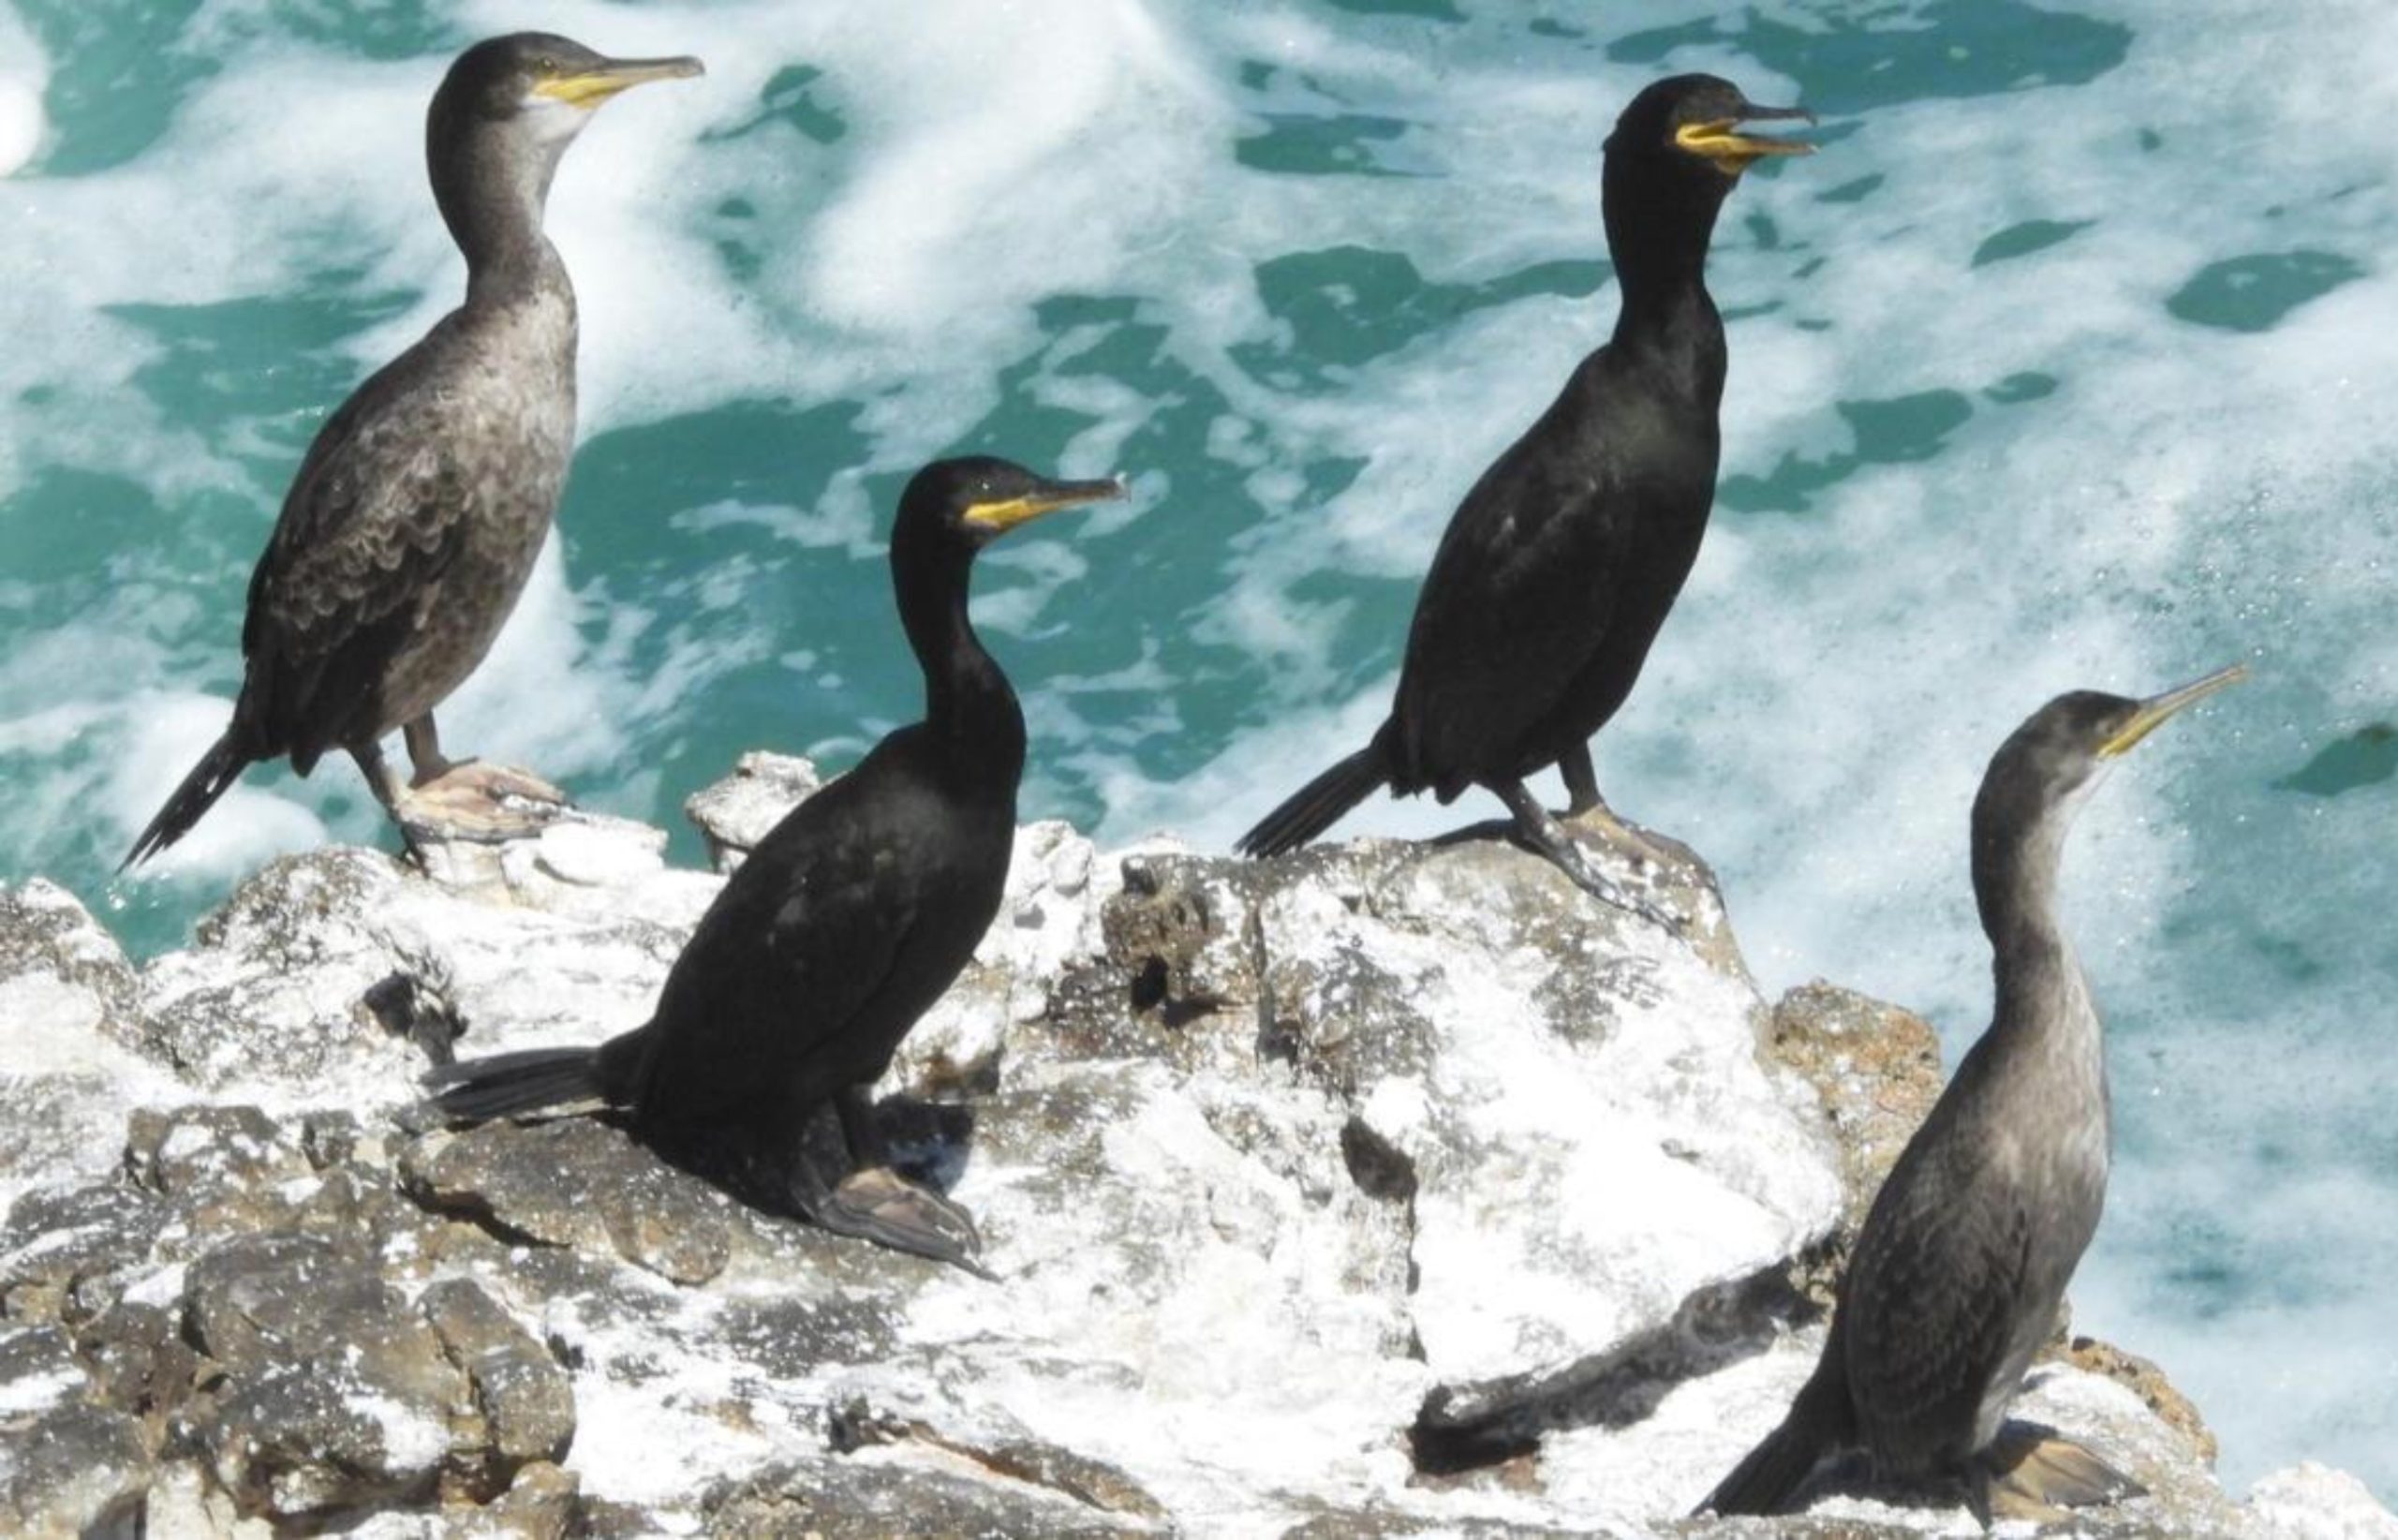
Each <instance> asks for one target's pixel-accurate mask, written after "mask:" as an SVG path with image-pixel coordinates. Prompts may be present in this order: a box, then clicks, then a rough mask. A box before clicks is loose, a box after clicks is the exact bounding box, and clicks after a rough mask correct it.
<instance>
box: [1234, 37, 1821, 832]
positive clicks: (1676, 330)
mask: <svg viewBox="0 0 2398 1540" xmlns="http://www.w3.org/2000/svg"><path fill="white" fill-rule="evenodd" d="M1799 115H1803V114H1799V113H1796V112H1794V111H1790V110H1780V109H1764V108H1758V107H1755V106H1754V105H1752V104H1751V103H1749V102H1748V101H1747V100H1746V99H1745V98H1743V97H1742V96H1741V95H1740V93H1739V91H1738V90H1737V89H1736V88H1735V87H1733V86H1732V85H1731V84H1729V83H1728V82H1726V81H1720V80H1716V79H1713V78H1712V77H1709V76H1703V75H1687V76H1679V77H1676V78H1675V79H1672V80H1667V81H1659V82H1657V83H1656V84H1654V85H1651V86H1650V87H1649V88H1648V89H1647V90H1645V91H1643V92H1641V93H1640V95H1639V96H1637V97H1636V98H1635V99H1634V100H1633V102H1632V103H1631V105H1630V106H1628V107H1626V108H1625V109H1624V111H1623V113H1622V115H1621V117H1620V118H1619V119H1618V121H1617V124H1616V127H1615V131H1614V132H1613V134H1611V135H1610V136H1609V138H1608V140H1607V144H1606V169H1605V176H1604V200H1603V201H1604V210H1605V215H1606V231H1607V247H1608V251H1609V253H1610V254H1611V256H1612V257H1613V258H1614V260H1615V268H1616V276H1617V280H1618V283H1619V285H1620V286H1621V294H1622V309H1621V315H1620V317H1619V318H1618V320H1617V324H1616V329H1615V333H1614V335H1613V336H1612V337H1611V338H1610V339H1609V340H1608V342H1607V343H1606V346H1605V347H1602V348H1599V349H1598V350H1597V351H1596V352H1594V353H1592V354H1591V355H1590V357H1588V358H1587V359H1585V360H1584V361H1583V362H1582V363H1581V365H1580V366H1579V367H1578V368H1576V370H1575V372H1574V375H1573V378H1570V379H1569V380H1568V381H1567V382H1566V385H1565V389H1564V391H1563V392H1562V393H1561V394H1560V395H1559V397H1558V398H1557V400H1556V402H1555V403H1554V404H1553V405H1552V406H1550V407H1549V408H1548V410H1547V412H1545V413H1544V414H1542V416H1541V418H1540V420H1539V421H1538V422H1534V423H1533V424H1532V427H1531V428H1530V429H1529V430H1527V431H1526V432H1525V433H1524V435H1523V436H1522V437H1520V438H1518V439H1517V440H1516V442H1515V443H1514V444H1512V445H1511V446H1509V447H1508V449H1507V451H1506V452H1504V453H1502V455H1501V456H1500V457H1499V459H1498V460H1497V461H1496V462H1495V463H1493V464H1492V465H1491V466H1490V467H1489V469H1488V470H1487V471H1485V472H1484V473H1483V475H1482V477H1481V479H1480V480H1479V481H1476V482H1475V483H1474V486H1473V489H1472V490H1471V491H1470V492H1468V493H1467V495H1466V497H1465V500H1464V501H1463V502H1462V503H1461V504H1460V505H1459V506H1458V511H1457V512H1456V514H1455V515H1454V516H1453V517H1452V519H1451V520H1450V523H1449V527H1448V531H1447V533H1446V534H1445V535H1444V536H1443V538H1442V540H1441V544H1440V548H1439V550H1438V552H1437V553H1436V554H1435V555H1434V556H1433V559H1432V566H1431V570H1430V571H1429V573H1428V575H1427V576H1426V578H1425V581H1424V587H1423V591H1422V594H1421V596H1420V597H1419V599H1418V600H1417V602H1416V609H1415V617H1414V624H1413V626H1412V628H1411V629H1410V631H1409V633H1408V640H1407V654H1406V661H1405V663H1404V665H1403V667H1402V670H1401V673H1400V675H1399V689H1398V693H1397V698H1396V700H1395V701H1394V703H1393V705H1392V710H1391V715H1390V718H1388V720H1386V721H1385V722H1384V725H1383V727H1382V728H1381V730H1380V731H1379V732H1377V733H1375V735H1374V738H1373V740H1372V742H1371V743H1370V744H1369V746H1368V747H1367V748H1364V749H1362V750H1360V751H1358V752H1357V753H1356V754H1354V755H1352V756H1350V757H1349V758H1348V759H1347V760H1344V761H1343V762H1341V763H1340V764H1338V765H1335V766H1334V767H1333V768H1332V769H1331V770H1329V771H1326V772H1325V774H1324V775H1322V776H1320V777H1317V778H1316V780H1314V781H1313V782H1311V783H1310V785H1309V786H1307V787H1306V788H1304V789H1302V790H1301V791H1300V792H1298V793H1296V794H1295V795H1294V796H1293V797H1291V798H1290V799H1289V800H1288V801H1286V802H1285V803H1284V804H1283V805H1282V806H1281V807H1278V808H1276V809H1275V811H1274V812H1272V813H1270V814H1268V815H1267V816H1266V819H1265V820H1263V821H1262V822H1260V823H1259V824H1258V825H1257V826H1256V827H1255V828H1254V829H1252V830H1251V831H1250V833H1249V834H1248V835H1246V836H1244V837H1243V838H1242V839H1241V841H1240V848H1241V849H1242V850H1243V851H1246V852H1247V853H1249V854H1251V855H1256V856H1268V855H1274V854H1279V853H1280V852H1281V851H1288V850H1292V849H1295V848H1296V847H1297V846H1300V845H1303V844H1305V843H1307V842H1308V841H1309V840H1310V839H1312V838H1314V837H1316V836H1318V835H1320V834H1322V833H1323V832H1324V831H1325V829H1326V828H1328V827H1329V826H1330V825H1331V824H1332V823H1333V822H1335V821H1336V820H1338V819H1339V818H1340V816H1341V815H1342V814H1344V813H1346V812H1347V811H1348V810H1349V809H1350V808H1351V807H1354V806H1355V805H1356V804H1357V803H1358V802H1360V801H1362V800H1363V799H1364V798H1365V797H1366V796H1367V795H1369V794H1370V793H1371V792H1373V791H1374V790H1375V789H1376V788H1377V787H1381V786H1387V787H1389V788H1390V789H1391V790H1392V791H1393V792H1397V793H1399V794H1400V795H1410V794H1413V793H1414V792H1421V791H1427V790H1428V791H1430V792H1432V793H1433V794H1434V795H1436V796H1437V797H1439V798H1440V799H1441V800H1442V801H1443V802H1447V801H1449V800H1450V799H1452V798H1454V797H1455V796H1457V795H1458V792H1462V791H1463V790H1464V789H1465V788H1467V787H1469V786H1475V785H1479V786H1487V787H1489V788H1490V789H1492V790H1493V791H1496V792H1499V793H1500V794H1501V795H1502V797H1505V798H1507V800H1508V802H1509V806H1510V807H1511V808H1513V809H1515V810H1516V811H1517V817H1518V822H1519V823H1522V824H1525V825H1526V833H1527V834H1528V835H1530V836H1532V837H1534V838H1535V840H1536V841H1537V842H1539V843H1541V844H1542V846H1543V848H1544V849H1551V851H1552V853H1561V852H1559V851H1556V850H1554V849H1552V846H1553V844H1554V841H1555V839H1556V838H1558V837H1559V836H1558V835H1557V831H1556V830H1555V827H1554V824H1553V822H1550V823H1549V824H1548V825H1547V828H1545V829H1542V828H1536V827H1534V826H1533V825H1534V824H1535V822H1537V821H1538V820H1542V819H1545V818H1546V815H1545V814H1541V813H1540V812H1539V809H1538V807H1537V806H1536V805H1532V804H1530V803H1529V800H1528V798H1527V796H1526V795H1525V793H1524V792H1523V791H1522V786H1521V783H1522V781H1523V779H1524V778H1525V777H1528V776H1530V775H1532V773H1534V772H1535V771H1538V770H1540V769H1542V768H1544V767H1546V766H1547V765H1550V764H1559V765H1562V767H1563V768H1564V770H1565V772H1566V777H1567V782H1568V787H1569V791H1570V792H1571V793H1572V797H1573V802H1574V807H1573V809H1572V810H1573V811H1575V812H1577V813H1578V812H1584V811H1588V810H1591V809H1592V808H1595V807H1600V806H1602V804H1601V803H1600V802H1599V797H1598V792H1597V787H1596V783H1595V779H1594V777H1593V775H1592V771H1591V761H1590V749H1589V739H1590V736H1591V733H1594V732H1596V731H1597V730H1598V729H1599V728H1600V727H1601V726H1602V725H1603V724H1605V723H1606V720H1607V719H1608V718H1610V717H1612V716H1613V715H1614V714H1615V712H1616V711H1617V709H1618V708H1619V707H1621V705H1622V704H1623V702H1624V699H1625V697H1626V696H1627V695H1629V694H1630V692H1631V690H1632V687H1633V683H1634V681H1635V680H1636V678H1637V677H1638V676H1639V673H1640V668H1641V664H1642V663H1643V661H1644V660H1645V659H1647V657H1648V653H1649V647H1650V643H1651V642H1653V641H1654V640H1655V638H1656V635H1657V630H1658V628H1659V627H1660V626H1662V625H1663V624H1664V622H1665V615H1666V612H1667V611H1668V610H1669V609H1671V608H1672V605H1673V602H1674V600H1675V597H1676V596H1677V595H1678V594H1679V593H1680V591H1681V586H1682V582H1683V580H1684V578H1685V577H1687V576H1688V574H1689V571H1690V568H1691V563H1692V561H1693V560H1694V559H1695V557H1696V555H1697V554H1698V547H1699V540H1700V537H1701V536H1702V535H1704V534H1705V532H1706V528H1707V519H1708V512H1709V510H1710V506H1711V505H1712V503H1713V500H1714V494H1715V472H1716V462H1717V457H1718V442H1719V441H1718V427H1717V421H1716V416H1717V408H1718V406H1719V405H1720V403H1721V401H1722V398H1723V393H1724V328H1723V323H1722V321H1721V319H1720V318H1719V317H1718V316H1717V314H1716V310H1715V305H1714V302H1713V301H1712V299H1710V296H1709V294H1708V292H1707V287H1706V281H1705V265H1706V258H1707V246H1708V242H1709V239H1710V235H1711V233H1712V231H1713V230H1714V225H1715V218H1716V215H1717V212H1718V211H1719V209H1720V208H1721V207H1722V204H1723V200H1724V196H1725V194H1726V193H1728V192H1729V191H1730V189H1731V187H1732V186H1733V185H1734V183H1735V182H1736V180H1737V178H1738V174H1739V170H1742V169H1743V168H1745V167H1746V166H1747V165H1748V164H1749V163H1750V162H1751V161H1753V160H1754V159H1756V158H1758V157H1760V156H1763V155H1776V154H1787V153H1792V152H1793V151H1796V150H1800V149H1804V148H1805V146H1804V145H1800V144H1797V143H1794V142H1792V141H1776V140H1768V139H1760V138H1756V137H1753V136H1749V135H1744V134H1739V133H1737V132H1734V131H1733V126H1734V125H1736V124H1738V123H1741V122H1748V121H1754V120H1756V119H1760V118H1770V117H1789V116H1799ZM1569 869H1572V867H1571V866H1569Z"/></svg>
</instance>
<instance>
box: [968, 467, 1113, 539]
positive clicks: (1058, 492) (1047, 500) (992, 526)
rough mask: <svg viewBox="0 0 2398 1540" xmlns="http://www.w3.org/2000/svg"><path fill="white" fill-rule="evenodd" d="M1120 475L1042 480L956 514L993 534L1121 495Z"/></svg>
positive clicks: (969, 524) (973, 525)
mask: <svg viewBox="0 0 2398 1540" xmlns="http://www.w3.org/2000/svg"><path fill="white" fill-rule="evenodd" d="M1124 493H1125V487H1124V478H1123V477H1121V476H1110V477H1108V478H1106V479H1105V480H1104V481H1044V482H1042V483H1041V484H1040V485H1039V486H1036V487H1035V488H1033V489H1032V490H1031V491H1030V492H1027V493H1022V494H1020V495H1018V496H1014V497H1003V498H999V499H998V500H996V501H993V502H987V503H975V504H973V505H972V506H970V507H969V508H968V509H967V510H966V511H965V512H964V513H963V514H961V515H959V517H960V518H961V520H963V522H964V523H965V524H966V525H967V526H969V527H970V528H974V529H981V530H986V531H988V532H989V533H991V534H994V535H997V534H999V533H1001V532H1003V531H1006V530H1010V529H1014V527H1015V526H1017V525H1020V524H1029V523H1031V522H1032V521H1033V520H1035V519H1037V518H1039V517H1041V515H1043V514H1044V513H1054V512H1056V511H1058V510H1059V509H1061V508H1079V507H1081V506H1082V505H1083V504H1085V503H1098V502H1106V501H1108V500H1109V499H1111V498H1115V497H1121V496H1124Z"/></svg>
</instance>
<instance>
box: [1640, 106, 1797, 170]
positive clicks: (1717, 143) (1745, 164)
mask: <svg viewBox="0 0 2398 1540" xmlns="http://www.w3.org/2000/svg"><path fill="white" fill-rule="evenodd" d="M1771 118H1784V119H1789V118H1795V119H1798V120H1799V121H1801V122H1805V123H1813V122H1814V121H1815V114H1814V113H1813V112H1810V111H1807V110H1806V109H1805V108H1803V107H1752V108H1749V109H1748V110H1747V111H1743V112H1742V113H1741V114H1740V115H1739V117H1737V118H1716V119H1713V120H1711V121H1710V122H1707V123H1685V124H1683V125H1682V126H1680V127H1679V128H1677V129H1675V130H1674V142H1675V143H1676V144H1679V145H1680V146H1681V147H1682V148H1683V149H1685V150H1687V151H1689V152H1690V153H1691V154H1692V155H1699V156H1702V157H1703V158H1705V159H1708V160H1711V161H1713V162H1714V163H1715V165H1716V168H1717V169H1718V170H1721V171H1723V173H1724V175H1725V176H1738V175H1739V174H1740V173H1741V172H1742V171H1745V170H1748V169H1749V168H1750V167H1751V166H1752V165H1754V163H1756V162H1757V161H1760V160H1763V159H1765V158H1766V157H1767V156H1769V155H1813V154H1814V153H1815V147H1814V146H1813V144H1810V143H1808V142H1807V141H1805V140H1803V139H1769V138H1768V137H1766V136H1765V135H1763V134H1744V133H1742V132H1741V131H1740V125H1742V124H1744V123H1755V122H1758V121H1760V120H1764V119H1771Z"/></svg>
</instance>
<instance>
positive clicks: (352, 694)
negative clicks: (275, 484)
mask: <svg viewBox="0 0 2398 1540" xmlns="http://www.w3.org/2000/svg"><path fill="white" fill-rule="evenodd" d="M442 343H443V333H442V331H441V329H438V328H437V329H436V331H435V333H433V334H432V335H430V336H428V337H427V338H426V339H425V340H424V341H423V342H421V343H419V344H418V345H417V347H415V348H410V349H409V350H408V351H407V352H406V353H403V354H401V355H400V357H398V358H397V359H394V360H393V361H392V363H390V364H388V365H386V366H385V367H384V368H383V369H381V370H379V371H377V373H376V375H375V376H374V377H373V378H369V379H368V380H367V381H366V383H365V384H363V385H362V386H360V387H359V389H358V390H357V392H354V393H353V394H352V395H351V396H350V398H349V399H348V401H346V402H344V403H343V404H342V406H341V408H340V409H339V410H338V411H336V412H334V413H333V416H332V417H331V418H329V419H327V420H326V422H325V425H324V427H323V428H322V429H320V430H319V431H318V434H317V437H316V440H315V442H314V443H312V444H311V445H310V446H309V449H308V454H307V457H306V458H305V459H304V460H303V462H302V463H301V466H300V471H299V474H298V475H297V476H295V477H294V478H293V479H292V482H291V490H290V491H289V493H288V494H286V495H285V497H284V501H283V511H282V514H281V516H280V517H279V518H278V519H277V520H276V521H275V526H274V535H273V536H272V537H270V538H269V540H268V541H267V548H266V553H265V555H262V556H260V557H259V564H258V568H257V570H255V571H254V572H252V574H251V576H250V595H249V610H248V614H247V615H246V616H245V617H244V621H243V625H242V651H243V654H244V656H245V657H246V658H247V659H249V676H248V677H247V678H246V679H245V680H244V685H243V702H242V704H241V706H240V707H239V712H240V715H241V716H242V717H243V718H244V720H247V721H249V722H252V723H255V724H257V729H258V731H259V733H260V734H261V736H262V738H263V740H264V741H265V742H266V743H268V744H270V745H272V746H273V747H274V748H279V749H285V750H289V752H291V753H292V754H293V755H294V757H295V759H297V760H299V761H300V762H301V763H312V762H313V761H314V760H315V759H316V757H317V755H318V754H319V753H321V752H323V751H324V750H325V749H326V748H331V747H334V746H338V745H342V744H346V743H348V742H350V741H352V740H353V739H354V738H356V737H358V736H362V735H366V734H371V733H375V732H377V731H378V730H380V729H381V728H382V727H384V726H385V725H386V724H383V723H381V722H379V721H377V720H375V719H374V718H376V717H377V701H376V695H377V688H378V683H379V680H380V677H381V673H382V668H383V665H384V664H385V663H386V662H388V661H389V659H391V657H392V654H393V653H394V652H395V651H396V650H397V649H398V647H399V645H400V644H401V642H402V641H403V640H405V639H406V638H407V636H408V635H409V634H410V633H411V632H412V631H414V630H415V629H416V628H417V627H418V625H419V624H420V622H421V618H422V615H423V614H424V613H425V606H426V605H428V604H429V603H431V602H433V601H434V599H435V594H436V588H437V583H438V580H439V578H440V576H441V574H442V572H443V571H444V570H447V568H448V567H449V565H450V563H451V561H453V560H454V559H455V558H456V556H457V555H458V553H459V550H460V549H461V546H462V544H463V541H464V539H465V534H466V531H465V526H464V521H463V519H462V517H461V511H462V510H463V508H464V507H465V506H466V496H465V493H466V485H465V481H464V472H463V471H462V468H461V467H460V466H459V465H458V464H457V462H456V460H455V459H454V457H453V456H452V455H451V454H450V453H449V452H447V451H446V450H445V449H444V448H443V446H444V445H445V444H447V443H449V442H450V441H451V437H452V433H451V422H450V419H451V416H452V415H453V411H452V408H451V404H450V403H449V402H448V401H447V400H445V399H444V397H443V395H442V393H441V392H436V391H431V390H422V389H418V388H416V382H417V381H418V380H419V378H422V374H423V373H424V370H425V367H426V365H427V363H429V362H430V360H431V359H432V358H433V357H434V356H435V352H436V350H437V348H439V347H440V346H442Z"/></svg>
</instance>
